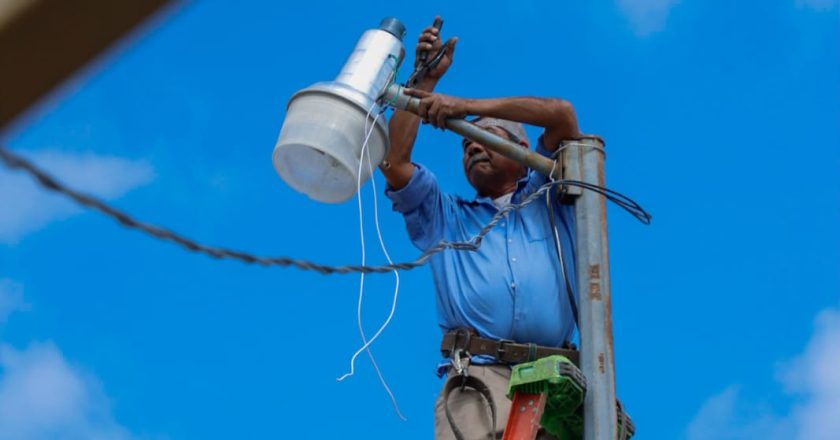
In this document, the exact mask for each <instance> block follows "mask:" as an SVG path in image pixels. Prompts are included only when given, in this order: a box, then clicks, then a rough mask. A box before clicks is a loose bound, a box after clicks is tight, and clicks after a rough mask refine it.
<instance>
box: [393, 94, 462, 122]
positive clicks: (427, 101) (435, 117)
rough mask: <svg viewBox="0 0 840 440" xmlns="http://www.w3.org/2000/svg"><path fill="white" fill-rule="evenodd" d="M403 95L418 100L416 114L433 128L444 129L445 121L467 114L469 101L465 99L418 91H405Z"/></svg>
mask: <svg viewBox="0 0 840 440" xmlns="http://www.w3.org/2000/svg"><path fill="white" fill-rule="evenodd" d="M405 94H406V95H410V96H414V97H417V98H420V106H419V107H418V108H417V114H418V115H419V116H420V117H421V118H423V121H425V122H427V123H429V124H432V125H433V126H434V127H435V128H440V129H442V130H443V129H446V120H447V119H449V118H463V117H464V116H467V114H469V108H468V107H469V103H470V101H469V100H467V99H462V98H456V97H454V96H448V95H443V94H440V93H430V92H427V91H425V90H419V89H405Z"/></svg>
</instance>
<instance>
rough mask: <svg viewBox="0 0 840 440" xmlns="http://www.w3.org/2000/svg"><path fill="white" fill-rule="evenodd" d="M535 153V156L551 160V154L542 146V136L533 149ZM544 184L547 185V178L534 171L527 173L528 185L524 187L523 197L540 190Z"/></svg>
mask: <svg viewBox="0 0 840 440" xmlns="http://www.w3.org/2000/svg"><path fill="white" fill-rule="evenodd" d="M535 151H536V152H537V154H539V155H541V156H545V157H547V158H549V159H551V155H552V154H553V153H552V152H551V151H548V150H546V148H545V145H544V144H543V137H542V136H540V138H539V139H538V140H537V147H536V148H535ZM546 183H548V177H546V176H545V175H543V174H542V173H540V172H537V171H535V170H530V171H528V184H527V185H526V190H525V194H523V197H524V196H527V195H528V194H531V193H533V192H534V191H536V190H538V189H540V187H541V186H543V185H545V184H546Z"/></svg>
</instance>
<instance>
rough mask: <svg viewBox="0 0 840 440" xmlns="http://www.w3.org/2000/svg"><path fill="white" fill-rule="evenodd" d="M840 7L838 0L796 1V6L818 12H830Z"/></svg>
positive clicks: (839, 0)
mask: <svg viewBox="0 0 840 440" xmlns="http://www.w3.org/2000/svg"><path fill="white" fill-rule="evenodd" d="M838 5H840V0H796V6H798V7H800V8H802V7H805V8H811V9H816V10H818V11H830V10H832V9H834V8H835V7H837V6H838Z"/></svg>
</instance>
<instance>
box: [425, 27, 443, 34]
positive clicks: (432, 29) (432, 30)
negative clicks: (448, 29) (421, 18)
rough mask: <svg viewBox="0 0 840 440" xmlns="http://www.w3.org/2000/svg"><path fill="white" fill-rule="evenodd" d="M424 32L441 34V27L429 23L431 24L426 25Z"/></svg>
mask: <svg viewBox="0 0 840 440" xmlns="http://www.w3.org/2000/svg"><path fill="white" fill-rule="evenodd" d="M422 33H424V34H434V35H438V34H440V29H438V28H436V27H434V26H433V25H429V26H426V27H424V28H423V32H422Z"/></svg>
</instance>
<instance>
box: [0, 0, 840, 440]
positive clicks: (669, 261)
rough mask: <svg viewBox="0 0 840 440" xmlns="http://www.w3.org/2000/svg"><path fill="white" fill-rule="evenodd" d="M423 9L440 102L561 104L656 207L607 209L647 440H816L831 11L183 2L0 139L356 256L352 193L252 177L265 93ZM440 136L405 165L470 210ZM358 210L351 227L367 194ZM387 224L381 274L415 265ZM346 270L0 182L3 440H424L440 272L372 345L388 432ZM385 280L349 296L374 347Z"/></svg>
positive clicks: (826, 0) (393, 225) (836, 316)
mask: <svg viewBox="0 0 840 440" xmlns="http://www.w3.org/2000/svg"><path fill="white" fill-rule="evenodd" d="M436 14H440V15H442V16H443V17H444V19H445V26H444V34H445V35H447V36H454V35H457V36H459V37H460V42H459V45H458V50H457V53H456V55H455V64H454V66H453V68H452V69H451V71H450V73H449V74H448V76H447V77H446V78H445V79H444V81H443V82H442V83H441V84H440V87H439V91H441V92H444V93H449V94H454V95H460V96H468V97H492V96H507V95H536V96H559V97H563V98H566V99H568V100H570V101H571V102H572V103H573V104H574V105H575V107H576V109H577V112H578V118H579V120H580V123H581V127H582V129H583V130H584V131H585V132H589V133H597V134H600V135H602V136H604V137H605V138H606V140H607V149H608V151H609V157H608V159H609V160H608V162H607V173H608V184H609V186H610V187H612V188H614V189H617V190H620V191H622V192H624V193H626V194H628V195H631V196H633V197H634V198H636V199H637V200H638V201H639V202H640V203H642V204H643V205H644V206H645V207H646V208H647V209H648V210H649V211H650V212H651V213H652V214H653V215H654V221H653V224H652V225H650V226H647V227H646V226H643V225H641V224H639V223H638V222H637V221H636V220H634V219H633V218H631V217H630V216H629V215H626V214H625V213H624V212H622V211H620V210H618V209H615V208H610V211H609V221H610V224H609V225H610V245H611V248H610V257H611V265H610V266H611V274H612V286H613V287H612V289H613V297H614V299H613V307H614V325H615V343H616V364H617V382H618V390H619V395H620V397H621V399H622V400H623V402H624V403H625V406H626V407H627V408H628V410H629V412H630V414H631V416H632V417H633V418H634V421H635V422H636V426H637V428H638V429H637V431H638V435H637V438H640V439H674V438H685V439H689V440H694V439H705V438H718V439H747V438H774V439H775V438H778V439H782V438H784V439H789V438H802V439H804V438H808V439H827V438H830V436H832V435H836V432H838V431H840V421H839V420H840V418H838V417H836V415H837V411H838V410H840V373H837V371H838V370H837V369H836V367H834V368H832V367H830V366H831V365H834V366H836V365H837V364H838V362H840V343H838V341H839V340H840V275H839V274H840V233H838V230H840V228H838V224H840V172H838V171H840V148H838V147H840V129H838V126H840V125H838V122H840V81H839V80H840V35H839V34H840V32H838V30H840V26H838V25H839V24H840V7H839V6H838V2H837V1H836V0H779V1H771V2H768V1H751V2H750V1H742V2H732V1H724V0H708V1H698V0H682V1H676V0H637V1H633V0H616V1H592V2H536V1H518V2H516V3H513V2H510V3H505V2H482V3H473V4H466V3H459V4H455V3H454V2H449V3H446V4H444V3H442V2H441V3H433V2H428V3H418V2H405V3H403V4H396V2H385V1H379V2H354V3H350V2H335V3H330V2H322V1H308V2H296V3H295V4H283V5H281V4H280V3H279V2H262V3H260V2H249V3H243V2H236V3H235V4H234V3H233V2H222V1H197V2H193V3H188V4H186V5H183V6H181V7H179V8H176V9H173V10H170V11H169V12H168V13H166V14H164V15H162V16H161V17H160V18H159V19H157V20H155V21H154V22H151V23H149V24H148V25H147V26H145V27H144V29H142V31H141V32H138V33H137V34H136V35H134V37H133V38H131V39H129V40H128V41H126V42H124V43H123V44H121V45H120V47H118V48H116V49H114V50H112V51H110V53H108V54H107V56H104V57H103V58H101V59H100V60H98V61H97V62H96V63H95V64H94V65H93V66H91V67H90V68H89V69H87V70H86V71H85V72H83V73H81V74H79V75H78V76H77V77H75V78H74V79H73V80H72V81H71V82H70V83H68V84H67V85H65V86H64V87H63V88H62V89H61V90H60V91H58V92H56V93H54V94H53V95H52V96H51V97H49V99H46V100H45V101H44V102H42V103H41V105H39V106H38V108H36V109H34V110H33V111H32V112H30V113H29V114H28V115H26V116H25V117H24V118H23V119H21V120H20V121H19V122H18V123H17V124H16V125H15V126H14V127H12V128H11V129H10V130H8V131H7V132H5V133H3V134H2V135H0V140H1V141H2V143H3V144H4V145H8V146H9V147H10V148H12V149H14V150H16V151H18V152H20V153H21V154H25V155H26V156H27V157H30V158H32V159H33V160H35V161H36V162H37V163H39V164H41V165H42V166H44V167H45V168H46V169H48V170H50V171H52V172H53V173H55V174H56V175H58V176H60V177H61V178H63V179H64V180H65V181H66V182H68V183H71V184H73V185H74V186H76V187H78V188H81V189H84V190H85V191H89V192H92V193H94V194H97V195H99V196H100V197H103V198H105V199H107V200H110V201H112V202H113V203H114V204H115V205H117V206H119V207H121V208H123V209H125V210H127V211H128V212H131V213H133V214H134V215H136V216H137V217H139V218H141V219H144V220H145V221H148V222H151V223H156V224H160V225H164V226H167V227H169V228H172V229H174V230H176V231H180V232H183V233H185V234H187V235H189V236H191V237H193V238H195V239H197V240H200V241H203V242H207V243H210V244H215V245H220V246H227V247H232V248H237V249H243V250H248V251H251V252H254V253H258V254H265V255H287V256H294V257H300V258H309V259H313V260H317V261H319V262H324V263H331V264H342V263H355V262H358V261H359V258H360V247H359V238H358V212H357V207H356V202H355V201H350V202H347V203H345V204H342V205H326V204H318V203H315V202H313V201H311V200H309V199H307V198H306V197H305V196H303V195H301V194H298V193H295V192H294V191H292V190H291V189H290V188H288V187H287V186H286V185H285V184H283V182H282V181H281V180H280V179H279V178H278V177H277V175H276V174H275V172H274V169H273V168H272V165H271V151H272V149H273V146H274V142H275V139H276V136H277V133H278V132H279V128H280V125H281V124H282V120H283V115H284V109H285V104H286V102H287V101H288V98H289V97H290V96H291V95H292V93H294V91H296V90H297V89H300V88H302V87H305V86H307V85H309V84H311V83H313V82H316V81H321V80H330V79H332V78H333V77H334V76H335V75H336V74H337V72H338V70H339V69H340V67H341V65H342V64H343V62H344V60H345V59H346V57H347V55H348V54H349V52H350V51H351V49H352V47H353V46H354V44H355V42H356V39H357V38H358V36H359V35H360V34H361V32H363V31H364V30H365V29H367V28H370V27H374V26H376V25H377V24H378V22H379V20H380V19H381V18H382V17H384V16H395V17H398V18H400V19H401V20H403V21H404V22H405V23H406V25H407V27H408V37H407V40H408V45H409V48H410V47H412V45H413V41H415V40H416V38H417V35H418V33H419V31H420V30H421V29H422V28H423V27H424V26H426V25H427V24H428V23H430V22H431V20H432V19H433V17H434V15H436ZM406 75H407V72H403V74H402V77H401V78H400V79H403V80H404V79H405V77H406ZM531 134H532V136H536V135H538V132H537V131H531ZM458 141H459V140H458V138H457V137H455V136H454V135H452V134H451V133H441V132H435V131H433V130H431V129H429V128H424V129H423V131H422V132H421V134H420V138H419V140H418V144H417V147H416V149H415V151H416V159H417V160H418V161H419V162H421V163H424V164H426V165H427V166H428V167H430V168H431V169H432V170H433V171H434V172H435V173H436V174H437V175H438V177H439V179H440V181H441V184H442V185H443V186H444V187H445V188H446V189H447V190H449V191H452V192H456V193H460V194H462V195H465V196H469V195H470V194H471V191H470V188H469V186H468V185H467V183H466V181H465V180H464V178H463V176H462V175H461V171H460V165H459V149H458V145H459V143H458ZM377 179H378V183H379V188H380V191H381V189H382V187H383V182H382V180H381V176H377ZM364 202H365V206H366V211H365V213H366V217H367V219H368V220H370V219H371V217H372V205H371V203H372V199H371V194H370V188H369V186H368V187H367V188H366V189H365V192H364ZM379 207H380V210H381V220H382V222H381V223H382V228H383V234H384V237H385V240H386V243H387V244H388V246H389V250H390V252H391V254H392V256H393V257H394V258H395V259H397V260H408V259H412V258H414V257H415V256H416V255H417V251H416V250H415V249H413V248H412V247H411V245H410V244H409V242H408V240H407V237H406V235H405V232H404V225H403V222H402V219H401V218H400V217H399V216H398V215H397V214H395V213H393V212H391V211H390V209H389V206H388V202H387V200H385V199H384V197H381V195H380V198H379ZM366 227H367V231H368V234H367V236H368V238H369V240H368V259H369V261H372V262H377V263H378V262H382V261H384V257H382V256H381V255H380V254H378V253H377V252H376V250H375V249H376V241H375V233H374V229H373V223H372V222H370V221H369V222H368V223H366ZM358 281H359V280H358V278H357V277H356V276H329V277H324V276H320V275H316V274H313V273H306V272H301V271H298V270H293V269H266V268H261V267H251V266H247V265H243V264H240V263H236V262H228V261H214V260H211V259H209V258H206V257H204V256H199V255H194V254H189V253H186V252H184V251H182V250H181V249H180V248H177V247H175V246H173V245H170V244H166V243H161V242H157V241H154V240H151V239H149V238H146V237H145V236H143V235H141V234H140V233H137V232H134V231H129V230H125V229H123V228H121V227H119V226H117V225H116V224H115V223H114V222H112V221H111V220H108V219H106V218H103V217H101V216H99V215H97V214H94V213H90V212H85V211H82V210H79V209H76V208H75V207H73V206H72V205H70V204H69V203H67V202H65V201H63V200H62V199H60V198H57V197H56V196H53V195H48V194H45V193H43V192H41V191H40V190H38V189H37V188H35V187H34V186H33V185H32V184H31V183H30V182H29V180H28V179H27V178H26V177H25V176H23V175H21V174H20V173H10V172H8V171H5V170H0V437H3V438H19V439H41V438H55V437H56V436H57V433H62V434H63V436H62V437H61V438H71V439H74V438H125V439H168V438H171V439H192V438H196V439H198V438H201V439H204V438H231V437H237V438H287V437H291V436H293V435H294V436H299V437H314V438H327V437H335V436H341V437H345V438H358V437H363V436H364V437H370V438H385V437H402V438H418V439H419V438H429V437H431V436H432V429H433V428H432V426H433V425H432V408H433V403H434V399H435V396H436V395H437V392H438V390H439V387H440V385H441V382H440V381H439V380H438V379H437V378H436V377H435V376H434V375H433V374H432V371H433V367H434V364H435V363H436V361H437V356H438V354H437V344H438V339H439V332H438V329H437V325H436V318H435V310H434V300H433V286H432V283H431V276H430V273H429V271H428V270H427V269H421V270H417V271H413V272H408V273H404V274H403V275H402V280H401V281H402V288H401V291H400V300H399V303H398V306H397V312H396V316H395V318H394V321H393V323H392V324H391V326H390V327H389V328H388V329H387V331H386V332H385V333H384V335H383V336H382V338H381V339H380V340H379V341H378V342H377V343H376V345H374V347H373V349H374V353H375V354H376V355H377V359H378V361H379V364H380V366H381V368H382V370H383V372H384V374H385V377H386V379H387V380H388V382H389V385H390V386H391V388H392V389H393V391H394V393H395V394H396V397H397V400H398V402H399V404H400V407H401V409H402V411H403V413H404V414H405V415H406V416H407V418H408V421H407V422H402V421H400V420H399V419H398V418H397V417H396V415H395V414H394V412H393V410H392V409H391V405H390V402H389V400H388V398H387V396H386V394H385V392H384V391H383V389H382V387H381V385H380V384H379V383H378V381H377V379H376V376H375V374H374V372H373V369H372V368H371V366H370V364H369V362H368V361H367V360H366V359H364V358H361V359H360V362H359V363H358V365H357V367H358V368H357V374H356V375H355V376H354V377H352V378H350V379H348V380H347V381H345V382H343V383H337V382H336V381H335V378H336V377H337V376H339V375H340V374H342V373H344V372H345V371H346V369H347V365H348V360H349V357H350V355H351V354H352V353H353V352H354V351H355V350H356V348H357V347H358V345H359V339H358V334H357V332H356V323H355V319H356V318H355V313H356V300H357V293H358ZM393 281H394V279H393V276H392V275H380V276H373V277H368V279H367V282H366V286H367V287H366V293H365V298H366V302H365V305H364V316H365V324H366V328H367V329H369V332H372V331H373V330H375V328H376V327H377V326H378V324H379V323H380V322H381V320H382V319H383V318H384V317H385V315H386V313H387V311H388V308H389V305H390V301H391V294H392V290H393Z"/></svg>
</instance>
